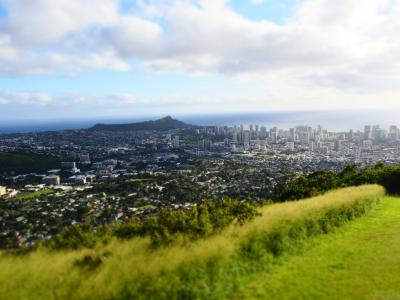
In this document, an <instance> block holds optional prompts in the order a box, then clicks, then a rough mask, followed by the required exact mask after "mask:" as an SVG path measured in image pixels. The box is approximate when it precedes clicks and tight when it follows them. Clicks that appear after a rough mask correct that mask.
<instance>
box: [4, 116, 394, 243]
mask: <svg viewBox="0 0 400 300" xmlns="http://www.w3.org/2000/svg"><path fill="white" fill-rule="evenodd" d="M0 154H1V155H3V156H5V157H3V161H4V160H7V162H8V163H7V164H5V163H4V164H3V165H2V166H1V168H0V175H1V176H0V183H1V185H2V187H1V188H0V196H2V197H3V198H5V199H19V198H20V199H27V200H31V201H25V202H21V201H8V202H5V203H3V204H2V205H3V210H1V211H0V222H1V223H0V225H1V227H0V229H1V230H0V232H1V235H2V239H1V240H2V244H1V246H2V247H15V246H20V245H33V244H34V243H35V242H36V241H37V240H40V239H49V238H51V237H52V236H53V235H54V234H56V233H58V232H59V231H60V230H61V229H62V228H63V227H64V226H68V225H73V224H79V223H83V222H86V221H87V220H91V222H93V223H94V224H104V223H113V222H121V221H122V222H123V221H124V220H128V219H129V218H130V217H132V216H142V217H143V216H146V215H149V214H152V213H154V212H156V211H157V209H158V208H160V207H165V206H170V207H173V208H176V209H178V208H185V207H190V206H191V205H193V204H194V203H198V202H201V201H202V200H204V199H222V198H224V197H232V198H234V199H248V198H251V199H252V201H264V200H265V199H269V198H272V197H273V195H274V191H275V189H276V187H277V185H278V184H279V182H280V181H283V180H287V178H291V180H293V179H295V178H297V177H299V176H301V175H303V174H309V173H311V172H314V171H317V170H334V171H341V170H342V169H343V168H344V167H345V166H346V165H349V164H356V165H358V166H359V167H365V166H370V165H374V164H376V163H385V164H395V163H398V162H400V130H399V128H398V127H397V126H395V125H393V126H390V128H381V127H380V126H379V125H372V126H371V125H366V126H365V127H364V130H363V131H353V130H348V131H344V132H331V131H328V130H326V129H324V127H323V126H318V127H316V128H312V127H309V126H296V127H293V128H290V129H289V130H285V129H280V128H278V127H272V128H266V127H265V126H260V125H257V124H254V125H250V126H244V125H240V124H238V125H235V126H198V125H191V124H186V123H183V122H181V121H178V120H175V119H173V118H171V117H165V118H163V119H160V120H156V121H154V122H153V121H151V122H142V123H133V124H114V125H106V124H97V125H96V126H93V127H91V128H89V129H77V130H65V131H49V132H33V133H24V134H3V135H0ZM7 155H9V156H8V157H7ZM0 158H1V157H0ZM32 160H34V161H35V163H33V162H32ZM18 162H21V163H18ZM13 166H15V167H14V168H13ZM43 196H45V197H43ZM89 200H90V201H89Z"/></svg>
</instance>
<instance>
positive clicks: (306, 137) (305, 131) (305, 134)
mask: <svg viewBox="0 0 400 300" xmlns="http://www.w3.org/2000/svg"><path fill="white" fill-rule="evenodd" d="M296 131H297V134H298V135H299V140H300V143H302V144H304V145H308V144H309V143H310V139H311V134H310V128H309V127H308V126H297V128H296Z"/></svg>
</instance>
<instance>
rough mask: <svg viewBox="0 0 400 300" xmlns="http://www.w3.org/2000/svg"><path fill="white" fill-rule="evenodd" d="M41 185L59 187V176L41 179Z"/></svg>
mask: <svg viewBox="0 0 400 300" xmlns="http://www.w3.org/2000/svg"><path fill="white" fill-rule="evenodd" d="M43 183H44V184H46V185H60V176H56V175H51V176H46V177H43Z"/></svg>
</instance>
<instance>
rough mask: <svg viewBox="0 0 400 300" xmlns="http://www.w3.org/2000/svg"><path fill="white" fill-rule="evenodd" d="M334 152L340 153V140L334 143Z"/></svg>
mask: <svg viewBox="0 0 400 300" xmlns="http://www.w3.org/2000/svg"><path fill="white" fill-rule="evenodd" d="M334 150H335V151H336V152H340V151H342V141H341V140H336V141H335V149H334Z"/></svg>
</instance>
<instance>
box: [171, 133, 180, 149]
mask: <svg viewBox="0 0 400 300" xmlns="http://www.w3.org/2000/svg"><path fill="white" fill-rule="evenodd" d="M172 146H173V147H174V148H179V146H180V140H179V135H176V136H174V139H173V141H172Z"/></svg>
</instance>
